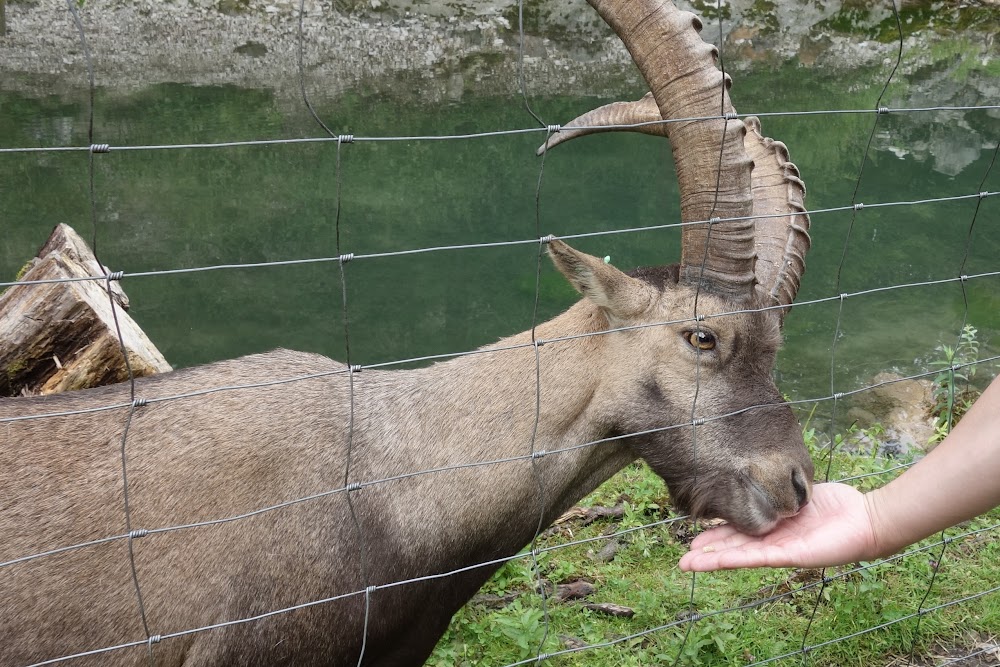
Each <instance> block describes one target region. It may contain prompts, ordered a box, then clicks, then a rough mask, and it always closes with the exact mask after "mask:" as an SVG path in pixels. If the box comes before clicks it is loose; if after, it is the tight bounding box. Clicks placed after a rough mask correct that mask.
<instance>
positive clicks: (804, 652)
mask: <svg viewBox="0 0 1000 667" xmlns="http://www.w3.org/2000/svg"><path fill="white" fill-rule="evenodd" d="M890 1H891V2H892V0H890ZM717 2H718V0H717ZM67 5H68V8H69V12H70V14H71V15H72V18H73V21H74V23H75V25H76V28H77V30H78V32H79V36H80V40H81V44H82V48H83V51H84V56H85V61H86V65H87V72H88V80H89V87H88V93H89V106H88V142H89V143H90V145H91V147H92V149H91V150H90V152H89V156H88V185H89V198H90V214H91V224H92V229H93V243H92V245H93V249H94V252H95V256H96V254H97V242H98V224H97V223H98V214H97V193H96V186H95V172H96V165H95V153H99V152H103V151H101V150H94V146H95V144H94V96H95V82H94V70H93V63H92V60H91V55H90V52H89V49H88V47H87V40H86V33H85V31H84V28H83V23H82V21H81V20H80V17H79V14H78V12H77V10H76V8H75V7H74V2H73V0H67ZM303 5H304V1H303V0H300V3H299V17H298V60H297V64H298V76H299V85H300V90H301V94H302V99H303V103H304V105H305V106H306V108H307V109H308V111H309V113H310V114H311V115H312V117H313V119H314V120H315V121H316V123H317V124H318V125H319V126H320V127H321V128H322V129H323V130H324V131H325V132H326V133H327V134H329V135H330V137H332V138H335V139H336V142H337V146H336V167H335V177H336V212H335V219H334V234H335V245H336V252H337V254H338V256H339V258H338V270H339V278H340V280H339V282H340V285H339V286H340V291H341V297H342V315H343V320H344V322H343V325H344V331H343V334H344V348H345V354H346V363H347V373H346V376H347V382H348V394H349V396H348V398H349V418H348V424H347V431H346V451H347V458H346V464H345V470H344V476H343V487H344V490H345V492H346V493H345V498H346V502H347V505H348V507H349V509H350V514H351V519H352V521H353V525H354V531H355V538H356V541H357V544H358V548H359V560H358V566H359V572H360V581H361V584H362V593H363V595H364V608H365V612H364V622H363V630H362V640H361V648H360V655H359V656H358V661H357V664H358V665H359V666H360V665H361V664H362V663H363V661H364V659H365V648H366V645H367V642H368V631H369V616H370V606H371V595H372V594H373V593H374V592H375V591H376V590H377V589H378V588H379V587H376V586H372V585H371V584H370V579H369V574H368V565H369V563H368V556H367V547H366V542H365V534H364V532H363V530H362V526H361V523H360V521H359V517H358V514H357V512H356V508H355V505H354V496H355V494H357V493H358V492H359V491H361V489H362V488H363V487H362V482H361V481H359V480H355V481H352V467H351V456H352V446H353V443H354V439H355V434H354V419H355V404H356V395H355V381H356V380H355V376H356V374H357V373H358V372H360V370H361V366H360V365H355V364H354V363H353V359H352V357H351V351H350V340H351V336H350V327H349V320H348V300H347V297H348V290H347V281H346V273H345V264H346V263H347V262H348V261H350V259H351V258H352V257H353V255H350V254H344V253H343V249H342V247H341V239H340V231H341V230H340V223H341V182H342V167H341V151H342V147H343V144H345V143H351V141H352V137H350V135H341V136H339V137H338V136H336V135H334V133H333V132H332V131H331V130H330V128H329V127H328V126H327V124H326V123H324V122H323V120H322V119H321V118H320V116H319V114H317V112H316V111H315V109H314V108H313V105H312V103H311V102H310V100H309V96H308V94H307V92H306V85H305V75H304V63H303V60H304V57H303V52H304V31H303V14H304V6H303ZM720 5H721V2H718V4H717V9H718V13H719V41H720V47H719V63H720V68H721V71H722V75H723V84H722V89H721V90H722V95H721V101H722V111H721V112H720V115H722V116H724V115H725V113H724V111H725V64H724V61H723V58H722V44H723V35H722V23H721V21H722V12H721V6H720ZM892 5H893V13H894V16H895V20H896V24H897V28H898V29H899V55H898V57H897V60H896V63H895V66H894V67H893V69H892V72H891V73H890V75H889V77H888V79H887V80H886V83H885V86H884V87H883V89H882V93H881V94H880V95H879V98H878V101H877V103H876V108H877V113H876V115H875V121H874V125H873V128H872V131H871V134H870V135H869V138H868V143H867V145H866V148H865V151H864V156H863V157H862V161H861V166H860V169H859V173H858V176H857V180H856V183H855V187H854V194H853V196H852V200H851V204H852V215H851V220H850V225H849V227H848V230H847V234H846V238H845V241H844V248H843V252H842V255H841V259H840V263H839V265H838V266H837V271H836V290H837V291H838V292H839V291H840V289H841V272H842V270H843V267H844V265H845V263H846V258H847V253H848V248H849V246H850V240H851V234H852V231H853V228H854V225H855V219H856V216H857V214H858V212H859V211H860V210H861V208H862V206H861V205H860V204H859V203H858V202H857V195H858V192H859V188H860V185H861V179H862V174H863V172H864V169H865V164H866V161H867V158H868V153H869V150H870V148H871V146H872V141H873V138H874V136H875V133H876V129H877V127H878V122H879V116H881V115H884V112H883V111H882V109H883V107H882V105H881V103H882V99H883V96H884V95H885V93H886V91H887V89H888V87H889V85H890V83H891V81H892V77H893V75H894V74H895V72H896V70H897V69H898V67H899V65H900V62H901V58H902V49H903V41H902V29H901V22H900V17H899V11H898V7H897V6H896V4H895V2H892ZM523 13H524V7H523V0H518V32H519V36H520V42H519V61H518V81H519V88H520V93H521V96H522V98H523V101H524V104H525V108H526V109H527V111H528V113H529V114H531V116H532V117H533V118H534V119H535V120H536V121H538V122H539V123H540V124H542V125H543V126H544V123H543V122H542V120H541V118H540V117H539V116H538V115H537V114H536V113H535V112H534V111H533V110H532V109H531V106H530V104H529V102H528V96H527V89H526V85H525V79H524V25H523ZM553 128H554V126H548V130H547V132H546V142H545V144H544V146H545V147H547V145H548V139H549V136H550V135H551V133H552V132H553ZM725 138H726V126H725V123H724V125H723V134H722V144H720V154H719V167H720V170H719V176H720V177H721V166H722V157H723V149H722V146H724V143H725ZM998 152H1000V143H998V144H997V148H996V149H995V150H994V152H993V159H992V160H991V162H990V164H989V166H988V167H987V169H986V173H985V174H984V176H983V179H982V181H981V183H980V191H981V192H982V191H983V188H984V187H985V184H986V182H987V179H988V177H989V175H990V172H991V170H992V167H993V164H994V162H995V161H996V157H997V153H998ZM544 165H545V150H544V148H543V152H542V156H541V162H540V165H539V172H538V181H537V185H536V189H535V194H534V203H535V238H536V239H538V241H537V243H538V252H537V255H536V264H535V289H534V295H533V307H532V317H531V322H532V325H531V347H532V352H533V356H534V373H535V383H534V423H533V428H532V433H531V440H530V451H529V456H528V461H529V463H530V465H531V468H532V474H533V476H534V479H535V481H536V482H537V486H538V494H537V498H538V514H539V520H538V525H537V527H536V530H535V533H534V536H533V537H532V541H531V546H530V551H529V552H528V553H529V555H530V558H531V561H532V569H533V575H534V578H535V581H536V585H537V588H538V591H539V595H540V599H541V606H542V612H543V615H544V626H543V634H542V639H541V641H540V643H539V645H538V647H537V650H536V651H535V657H534V659H533V661H534V662H541V661H543V660H545V659H547V658H549V657H551V655H550V654H546V653H544V648H545V643H546V640H547V638H548V636H549V634H550V631H551V628H550V618H549V610H548V602H547V598H546V591H545V581H544V579H543V576H542V570H541V567H540V563H539V560H538V555H539V553H540V550H539V548H538V541H539V537H540V535H541V533H542V530H543V528H544V518H545V515H546V505H547V502H546V496H545V484H544V476H543V472H542V469H541V467H540V459H541V458H542V457H543V456H547V455H549V454H550V452H546V451H544V449H542V450H539V449H537V444H538V443H537V436H538V429H539V422H540V419H541V407H542V406H541V400H542V399H541V365H540V348H541V347H542V346H543V345H544V344H545V343H546V341H542V340H540V339H538V338H537V337H536V328H537V325H538V306H539V295H540V281H541V264H542V259H543V258H542V255H543V253H544V248H545V242H546V239H545V238H543V237H542V236H541V212H540V208H541V204H540V201H541V189H542V179H543V174H544ZM718 196H719V187H718V184H717V187H716V190H715V197H716V200H715V203H713V208H712V214H711V215H710V216H709V218H710V220H709V223H708V225H707V239H706V246H705V254H704V256H703V258H702V262H701V271H702V272H704V270H705V266H706V262H707V258H708V243H709V241H710V239H711V233H712V228H713V219H712V216H713V215H714V213H715V204H717V203H718ZM984 198H985V197H984V196H981V197H979V198H978V199H977V202H976V204H975V210H974V212H973V215H972V221H971V223H970V225H969V229H968V234H967V239H966V244H965V254H964V255H963V258H962V261H961V263H960V267H959V273H960V276H961V277H962V279H961V280H960V286H961V288H962V292H963V301H964V303H965V308H964V312H963V328H964V324H965V323H966V322H967V320H968V313H969V302H968V296H967V294H966V285H965V282H966V280H965V276H964V271H965V266H966V263H967V260H968V259H969V249H970V247H971V241H972V237H973V230H974V228H975V225H976V220H977V216H978V213H979V209H980V206H981V204H982V200H983V199H984ZM98 264H99V265H100V267H101V270H102V271H103V273H104V277H105V280H104V282H105V288H106V291H107V294H108V298H109V300H110V301H111V310H112V315H113V318H114V326H115V330H116V333H117V337H118V342H119V345H120V347H121V351H122V353H123V357H124V362H125V365H126V368H127V372H128V387H129V394H130V403H129V404H128V406H127V415H126V419H125V422H124V425H123V429H122V436H121V441H120V458H121V473H122V475H121V477H122V484H123V504H124V512H125V536H126V539H127V548H128V559H129V566H130V570H131V577H132V584H133V587H134V591H135V594H136V599H137V606H138V610H139V615H140V617H141V621H142V626H143V631H144V634H145V637H146V639H145V641H144V642H143V643H144V644H146V647H147V650H148V652H147V655H148V660H149V662H150V664H153V662H154V655H153V645H154V644H155V643H157V642H158V641H160V636H159V635H154V634H152V632H151V628H150V625H149V622H148V620H147V612H146V606H145V604H144V602H143V596H142V589H141V586H140V579H139V575H138V571H137V567H136V557H135V550H134V547H133V542H134V540H135V539H139V538H140V537H143V536H145V535H146V534H147V531H146V530H144V529H136V528H134V527H133V522H132V510H131V508H130V500H129V480H128V470H129V466H128V456H127V445H128V442H129V441H128V433H129V428H130V426H131V424H132V420H133V416H135V415H136V413H137V411H138V410H139V409H140V408H142V406H144V405H145V401H144V400H143V399H141V398H137V396H136V379H135V376H134V373H133V371H132V368H131V366H130V362H129V358H128V353H127V350H126V346H125V342H124V336H123V333H122V330H121V326H120V324H119V322H118V316H117V312H116V303H115V299H114V295H113V292H112V282H113V281H114V280H116V279H117V278H116V277H115V274H112V273H110V272H109V271H108V269H107V268H106V267H104V265H103V264H102V263H101V262H100V260H98ZM700 289H701V281H698V288H697V290H696V293H695V301H694V308H693V314H692V320H693V321H694V322H695V323H696V326H697V323H698V322H700V321H701V318H700V316H699V312H698V295H699V294H700ZM845 297H846V295H844V294H841V295H840V299H839V310H838V315H837V321H836V333H835V335H834V340H833V343H832V345H831V362H830V380H831V387H830V388H831V400H832V416H831V438H830V452H829V457H830V458H829V461H828V463H827V468H826V475H825V478H826V479H827V480H829V479H830V471H831V465H832V459H833V451H832V449H833V447H834V446H835V439H834V435H833V434H834V431H833V430H832V429H834V428H835V426H834V424H835V420H836V413H837V405H838V400H840V398H841V396H842V394H839V393H838V392H837V391H836V389H837V387H836V380H835V359H836V347H837V340H838V338H839V336H840V332H841V324H842V317H843V308H844V301H845V300H846V299H845ZM960 336H961V333H960ZM959 340H961V338H960V339H959ZM956 370H957V368H956V366H955V365H954V364H953V365H952V366H951V368H949V369H947V371H948V373H949V378H950V391H951V392H954V391H955V384H956V382H955V381H956ZM695 379H696V384H695V393H694V398H693V400H692V405H691V426H690V429H691V446H692V448H693V455H694V461H695V474H696V475H697V472H698V468H697V462H698V456H697V454H698V449H697V443H698V440H697V422H698V421H699V420H698V418H697V402H698V397H699V390H700V385H701V383H700V380H701V355H700V351H699V354H698V357H697V363H696V378H695ZM954 405H955V396H954V393H953V394H952V396H951V400H950V405H949V409H948V416H947V421H948V428H949V429H950V426H951V423H952V421H953V417H954ZM684 426H685V427H686V425H684ZM951 542H952V539H949V538H948V537H947V536H946V534H945V532H944V531H943V532H942V533H941V536H940V539H939V545H940V547H941V549H940V552H939V553H938V556H937V558H936V560H935V561H934V566H933V568H932V572H931V576H930V579H929V582H928V586H927V589H926V590H925V592H924V595H923V597H922V599H921V601H920V603H919V604H918V606H917V609H916V611H915V612H914V614H913V616H912V617H913V618H915V628H914V634H913V637H912V641H911V645H910V652H909V659H910V662H911V663H912V662H913V659H914V655H915V651H916V647H917V642H918V640H919V633H920V623H921V620H922V618H923V616H924V615H925V614H926V613H930V612H933V611H935V610H937V609H939V608H941V605H938V606H936V607H925V603H926V601H927V599H928V598H929V596H930V594H931V592H932V589H933V587H934V583H935V579H936V577H937V575H938V573H939V570H940V568H941V563H942V561H943V558H944V553H945V551H946V549H947V547H948V545H949V544H950V543H951ZM834 579H835V577H830V576H827V573H826V571H825V570H824V571H823V573H822V576H821V579H820V580H819V581H818V582H817V584H818V586H817V588H818V591H817V597H816V601H815V604H814V606H813V609H812V613H811V615H810V617H809V620H808V623H807V626H806V629H805V631H804V633H803V636H802V642H801V646H800V651H799V652H797V653H798V654H799V655H800V657H801V660H802V661H803V662H805V661H806V660H807V658H808V656H809V653H810V651H811V650H813V649H814V648H817V647H818V646H819V645H816V646H809V645H808V637H809V633H810V629H811V628H812V626H813V622H814V620H815V619H816V616H817V611H818V608H819V605H820V601H821V599H822V595H823V591H824V589H825V587H826V586H827V585H828V583H831V582H832V581H834ZM970 599H971V598H970ZM696 610H697V606H696V578H695V576H694V575H693V574H692V577H691V586H690V591H689V596H688V614H687V615H686V616H685V617H684V618H683V619H681V621H680V622H682V623H683V624H684V625H685V628H686V630H685V633H684V636H683V639H682V641H681V642H680V645H679V646H678V648H677V654H676V657H675V659H674V661H673V664H674V665H677V664H679V663H680V661H681V659H682V657H683V654H684V649H685V647H686V645H687V642H688V638H689V637H690V635H691V632H692V628H693V626H694V624H695V623H697V622H698V621H699V620H701V619H702V618H704V617H705V615H702V614H699V613H697V612H696ZM734 610H735V608H734V609H729V610H723V611H724V612H730V611H734ZM719 613H722V612H719ZM665 627H671V628H674V627H677V624H669V626H664V628H665ZM661 629H663V628H657V629H654V630H661ZM776 659H780V658H776ZM765 662H767V661H765ZM515 664H520V663H515ZM754 664H764V663H754Z"/></svg>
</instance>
